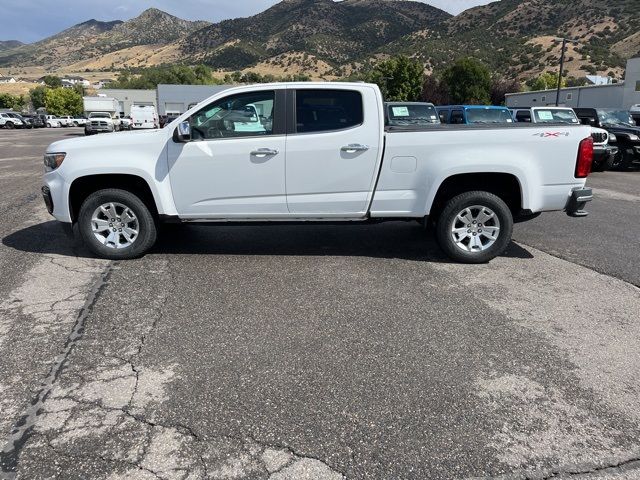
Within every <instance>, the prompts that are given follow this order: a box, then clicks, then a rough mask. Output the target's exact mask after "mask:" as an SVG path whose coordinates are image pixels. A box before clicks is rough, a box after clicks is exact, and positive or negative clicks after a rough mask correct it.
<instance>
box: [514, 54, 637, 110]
mask: <svg viewBox="0 0 640 480" xmlns="http://www.w3.org/2000/svg"><path fill="white" fill-rule="evenodd" d="M556 97H557V90H539V91H535V92H522V93H508V94H507V95H506V97H505V98H506V100H505V101H506V105H507V107H535V106H541V107H544V106H548V105H555V104H556ZM558 104H559V105H562V106H565V107H572V108H578V107H596V108H620V109H624V110H629V109H630V108H631V107H632V106H633V105H637V104H640V58H632V59H630V60H629V61H628V62H627V71H626V74H625V79H624V81H623V82H620V83H613V84H605V85H589V86H585V87H569V88H562V89H560V99H559V102H558Z"/></svg>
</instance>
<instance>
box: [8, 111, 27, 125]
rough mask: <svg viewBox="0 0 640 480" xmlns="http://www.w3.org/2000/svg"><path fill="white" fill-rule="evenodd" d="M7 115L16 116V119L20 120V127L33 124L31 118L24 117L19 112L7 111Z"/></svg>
mask: <svg viewBox="0 0 640 480" xmlns="http://www.w3.org/2000/svg"><path fill="white" fill-rule="evenodd" d="M8 115H9V116H10V117H13V118H16V119H18V120H20V121H21V122H22V128H33V125H32V124H31V119H29V118H24V117H23V116H22V115H20V114H19V113H14V112H8Z"/></svg>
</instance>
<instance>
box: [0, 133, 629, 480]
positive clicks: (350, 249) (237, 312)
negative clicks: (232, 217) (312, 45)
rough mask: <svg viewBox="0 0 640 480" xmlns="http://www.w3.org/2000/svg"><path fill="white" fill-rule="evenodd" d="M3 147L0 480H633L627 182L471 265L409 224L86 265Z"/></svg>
mask: <svg viewBox="0 0 640 480" xmlns="http://www.w3.org/2000/svg"><path fill="white" fill-rule="evenodd" d="M80 134H82V130H81V129H72V128H69V129H53V130H52V129H46V130H44V129H43V130H34V131H18V130H17V131H0V238H1V240H2V242H1V244H0V272H1V275H0V352H1V355H0V432H1V433H0V434H1V435H2V446H3V451H2V456H1V457H0V463H1V466H2V469H1V471H2V473H0V475H1V476H0V478H21V479H50V478H51V479H53V478H60V479H109V480H117V479H207V478H211V479H214V478H215V479H218V478H220V479H236V478H238V479H271V480H282V479H292V480H293V479H295V480H299V479H340V478H349V479H352V478H353V479H414V478H415V479H471V478H491V479H494V478H495V479H549V478H561V479H565V478H578V479H600V478H606V479H616V480H620V479H627V480H631V479H638V478H640V376H639V375H638V372H640V290H639V288H638V287H639V286H640V268H639V267H640V212H639V209H638V207H640V172H638V171H632V172H606V173H598V174H594V175H592V177H590V180H589V182H588V184H589V185H590V186H592V187H593V188H594V192H595V197H596V198H595V201H594V202H593V204H592V205H590V206H589V210H590V212H591V215H590V216H589V217H588V218H585V219H570V218H568V217H567V216H566V215H564V214H561V213H550V214H545V215H542V216H541V217H539V218H538V219H536V220H533V221H531V222H528V223H524V224H519V225H517V226H516V228H515V233H514V239H515V242H514V243H512V245H511V246H510V248H509V249H508V251H507V253H506V254H505V255H504V256H502V257H500V258H498V259H496V260H494V261H493V262H491V263H490V264H487V265H475V266H473V265H459V264H453V263H450V262H448V261H447V260H446V259H445V258H444V257H443V255H442V254H441V253H440V252H439V251H438V249H437V247H436V245H435V243H434V241H433V238H432V237H431V235H430V234H429V233H428V232H424V231H423V230H422V229H421V228H420V227H419V226H418V225H417V224H414V223H388V224H382V225H373V226H288V227H287V226H277V227H268V228H266V227H246V226H243V227H239V226H238V227H212V226H188V227H185V228H179V229H176V230H172V231H170V232H167V233H166V234H165V235H164V236H163V237H162V238H161V239H160V241H159V243H158V244H157V246H156V247H155V248H154V250H153V252H152V253H151V254H149V255H147V256H145V257H144V258H142V259H139V260H135V261H126V262H108V261H104V260H98V259H95V258H92V257H91V255H90V254H89V253H88V252H87V251H86V250H85V249H84V248H83V246H82V245H81V244H79V243H76V242H73V241H70V240H69V239H68V238H67V237H65V236H64V234H63V233H62V231H61V230H60V229H59V228H58V225H57V224H56V222H54V221H52V218H51V217H50V216H48V214H47V213H46V210H45V208H44V205H43V204H42V200H41V198H40V195H39V187H40V174H41V170H42V159H41V158H42V153H43V151H44V148H45V147H46V145H47V144H48V143H50V142H52V141H54V140H57V139H60V138H67V137H69V136H72V135H80Z"/></svg>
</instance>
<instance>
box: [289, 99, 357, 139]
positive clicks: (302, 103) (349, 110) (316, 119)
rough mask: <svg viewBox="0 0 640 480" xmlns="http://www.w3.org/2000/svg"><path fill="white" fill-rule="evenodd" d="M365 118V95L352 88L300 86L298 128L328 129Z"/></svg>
mask: <svg viewBox="0 0 640 480" xmlns="http://www.w3.org/2000/svg"><path fill="white" fill-rule="evenodd" d="M363 121H364V111H363V108H362V95H361V94H360V92H356V91H352V90H324V89H323V90H297V91H296V132H297V133H308V132H327V131H331V130H342V129H345V128H351V127H355V126H357V125H360V124H362V122H363Z"/></svg>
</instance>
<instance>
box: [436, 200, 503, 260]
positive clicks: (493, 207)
mask: <svg viewBox="0 0 640 480" xmlns="http://www.w3.org/2000/svg"><path fill="white" fill-rule="evenodd" d="M512 232H513V217H512V215H511V211H510V210H509V207H508V206H507V205H506V204H505V203H504V201H503V200H502V199H501V198H500V197H498V196H496V195H494V194H492V193H489V192H484V191H475V192H465V193H462V194H460V195H458V196H456V197H453V198H452V199H451V200H449V201H448V202H447V203H446V204H445V205H444V208H443V210H442V212H441V213H440V216H439V217H438V220H437V224H436V239H437V240H438V244H439V245H440V248H442V250H443V251H444V252H445V253H446V254H447V256H449V257H450V258H451V259H453V260H456V261H458V262H462V263H485V262H488V261H489V260H492V259H494V258H495V257H497V256H498V255H500V254H502V253H503V252H504V250H505V249H506V248H507V245H508V244H509V242H510V241H511V234H512Z"/></svg>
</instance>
